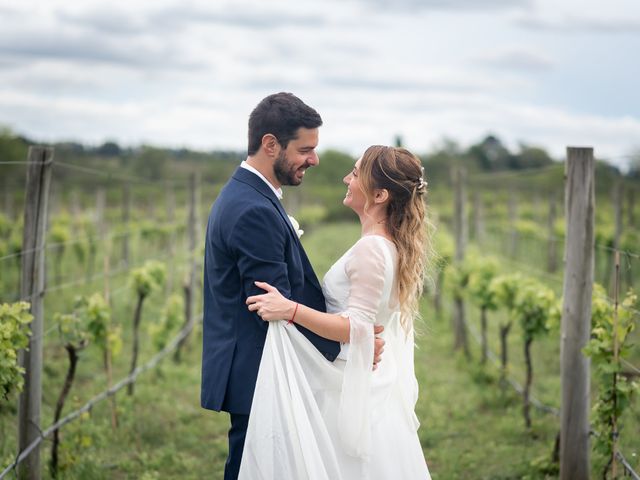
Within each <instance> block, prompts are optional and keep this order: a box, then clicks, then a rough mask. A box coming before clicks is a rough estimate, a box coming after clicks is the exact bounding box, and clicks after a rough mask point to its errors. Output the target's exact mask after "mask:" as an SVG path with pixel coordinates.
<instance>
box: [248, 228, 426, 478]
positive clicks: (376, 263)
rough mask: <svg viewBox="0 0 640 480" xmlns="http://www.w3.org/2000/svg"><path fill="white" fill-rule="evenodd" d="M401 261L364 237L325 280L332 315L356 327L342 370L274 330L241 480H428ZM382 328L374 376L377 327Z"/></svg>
mask: <svg viewBox="0 0 640 480" xmlns="http://www.w3.org/2000/svg"><path fill="white" fill-rule="evenodd" d="M396 265H397V253H396V249H395V246H394V244H393V243H392V242H391V241H389V240H387V239H386V238H384V237H382V236H378V235H368V236H364V237H362V238H361V239H360V240H358V242H356V244H355V245H354V246H353V247H351V248H350V249H349V250H348V251H347V252H346V253H345V254H344V255H343V256H342V257H341V258H340V259H339V260H338V261H337V262H336V263H335V264H334V265H333V266H332V267H331V269H330V270H329V271H328V272H327V274H326V275H325V277H324V281H323V291H324V295H325V298H326V302H327V311H328V312H330V313H338V314H341V315H344V316H347V317H348V318H349V320H350V325H351V327H350V343H349V344H345V345H343V346H342V351H341V353H340V355H339V356H338V358H337V359H336V360H335V362H333V363H331V362H329V361H328V360H326V359H325V358H324V356H323V355H322V354H320V353H319V352H318V351H317V350H316V349H315V347H314V346H313V345H312V344H311V342H309V340H307V338H306V337H304V336H303V335H302V334H301V333H300V332H299V331H298V330H297V329H296V328H295V326H294V325H289V324H288V323H287V322H285V321H277V322H271V323H270V324H269V330H268V333H267V339H266V343H265V347H264V351H263V355H262V359H261V363H260V371H259V373H258V380H257V384H256V389H255V393H254V397H253V403H252V407H251V414H250V416H249V426H248V429H247V436H246V440H245V444H244V453H243V457H242V463H241V467H240V475H239V478H240V479H241V480H305V479H309V480H395V479H402V480H424V479H430V478H431V477H430V475H429V470H428V468H427V465H426V462H425V459H424V456H423V453H422V448H421V446H420V441H419V439H418V435H417V429H418V425H419V423H418V419H417V418H416V415H415V413H414V407H415V403H416V400H417V398H418V383H417V381H416V378H415V373H414V366H413V349H414V341H413V333H412V332H411V333H409V334H407V333H405V330H404V328H403V327H402V326H401V325H400V312H399V306H398V301H397V294H396V292H395V288H394V283H395V274H396ZM374 324H379V325H383V326H384V332H383V333H382V334H381V336H382V337H383V338H384V339H385V347H384V352H383V354H382V361H381V362H380V364H379V365H378V369H377V370H375V371H372V359H373V340H374V334H373V325H374Z"/></svg>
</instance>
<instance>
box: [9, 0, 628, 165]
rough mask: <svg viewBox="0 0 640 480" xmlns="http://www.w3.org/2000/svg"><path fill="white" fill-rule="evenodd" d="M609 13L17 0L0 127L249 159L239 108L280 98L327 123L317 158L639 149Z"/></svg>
mask: <svg viewBox="0 0 640 480" xmlns="http://www.w3.org/2000/svg"><path fill="white" fill-rule="evenodd" d="M616 1H618V2H619V4H620V5H622V7H621V8H616V9H612V10H611V11H615V12H616V14H615V16H613V14H610V15H609V14H607V15H605V14H603V13H602V11H601V10H602V7H601V5H600V3H599V2H596V1H595V0H582V1H579V0H563V2H561V3H560V4H558V3H557V2H552V1H551V0H521V1H507V0H478V1H476V0H474V1H472V0H452V1H444V0H427V1H418V0H400V1H398V2H396V1H394V2H391V1H390V0H388V1H387V0H368V1H365V0H352V1H350V2H341V1H338V0H328V1H327V2H322V3H321V2H314V1H311V0H299V1H297V2H296V3H295V8H293V5H294V4H293V3H292V1H290V0H274V1H273V2H270V3H269V6H268V7H266V6H265V5H264V4H263V3H260V2H258V1H257V0H244V1H240V2H238V1H230V0H229V1H227V0H220V1H217V2H213V3H212V2H209V1H205V0H201V1H200V0H198V1H181V2H178V1H177V0H158V1H156V2H142V1H141V2H128V3H118V4H114V5H113V6H112V5H110V6H109V7H106V6H105V4H104V2H98V1H97V0H86V1H82V2H81V1H79V0H49V1H48V2H46V3H38V5H37V8H36V2H35V1H34V0H25V1H23V2H21V3H15V4H14V5H13V6H12V7H10V8H9V7H0V10H1V11H0V14H1V15H2V16H3V18H8V19H10V21H8V22H6V25H3V27H5V28H3V30H2V31H0V85H1V87H0V123H5V124H9V125H11V126H12V127H13V128H14V129H16V130H18V131H19V132H21V133H24V134H26V135H30V136H33V137H35V138H41V139H44V140H53V139H58V138H59V139H69V138H72V139H77V140H86V141H91V142H100V141H103V140H104V139H107V138H109V139H116V140H118V141H120V142H123V143H137V142H141V141H145V142H153V143H157V144H160V145H169V146H190V147H194V148H236V149H244V148H245V138H246V121H247V117H248V114H249V112H250V111H251V109H252V108H253V107H254V106H255V104H256V103H257V102H258V101H259V100H260V99H261V98H262V97H264V96H265V95H267V94H269V93H273V92H275V91H282V90H285V91H293V92H294V93H296V94H297V95H299V96H300V97H301V98H302V99H303V100H305V101H307V102H308V103H309V104H311V105H312V106H314V107H316V108H317V109H318V111H319V112H320V113H321V114H322V116H323V118H324V120H325V126H324V127H323V129H322V133H321V142H322V145H323V146H325V147H329V146H332V147H337V148H341V149H346V150H348V151H350V152H352V153H354V154H356V153H359V152H360V151H361V150H362V149H363V148H364V147H366V145H368V144H370V143H389V142H391V141H392V139H393V137H394V135H396V134H402V135H403V136H404V138H405V140H406V142H407V144H408V145H409V146H411V147H412V148H415V149H416V150H419V151H423V150H425V149H427V148H428V147H429V146H430V145H432V144H433V143H434V142H435V141H437V140H438V139H440V138H442V137H444V136H447V137H451V138H455V139H458V140H460V141H461V142H463V143H466V144H468V143H470V142H475V141H478V140H479V139H480V138H482V137H483V136H484V135H485V134H486V133H487V132H490V131H491V132H496V133H497V134H498V135H500V136H501V137H502V139H503V140H505V141H506V142H507V143H509V144H510V145H512V146H516V144H517V142H518V141H520V140H522V141H526V142H529V143H535V144H540V145H542V146H546V147H548V148H549V149H550V150H551V151H552V152H553V153H554V154H555V155H562V154H563V152H564V146H565V145H567V144H569V143H591V144H593V145H594V146H595V147H596V152H599V151H600V152H603V154H606V155H607V156H619V155H620V154H623V153H625V152H626V151H628V150H629V149H631V148H632V147H634V146H636V147H637V146H638V145H639V144H640V140H638V139H639V138H640V131H639V128H640V127H639V126H638V122H639V119H640V100H636V98H637V95H636V92H635V88H632V87H631V86H630V85H631V84H632V82H626V79H628V78H629V76H630V75H631V76H633V75H635V74H636V73H640V72H638V70H639V69H640V67H638V66H637V65H634V64H633V63H632V62H629V59H628V57H625V55H624V54H623V52H627V51H629V49H631V50H634V49H635V50H634V51H638V49H639V48H640V42H638V41H637V40H635V39H636V36H635V31H636V26H637V24H638V23H639V22H637V21H636V19H638V18H640V7H638V6H636V4H637V2H636V3H634V1H635V0H634V1H631V0H616ZM620 2H622V3H620ZM577 6H579V7H580V9H579V10H576V7H577ZM574 11H580V12H581V13H580V16H579V17H576V16H571V15H572V12H574ZM523 27H526V28H523ZM565 30H569V31H572V30H573V31H575V32H580V35H581V36H580V40H581V41H580V42H576V41H575V38H576V36H575V35H561V34H559V33H560V32H562V31H565ZM618 31H623V32H625V33H626V34H627V35H626V36H624V37H623V36H621V35H617V34H614V33H617V32H618ZM622 39H623V40H624V41H623V40H622ZM636 63H637V62H636ZM581 78H584V79H589V80H590V81H592V82H593V83H594V84H597V85H598V87H599V88H601V90H599V91H598V92H590V91H589V89H588V88H586V87H584V86H583V83H577V82H580V79H581ZM625 82H626V83H625ZM627 83H628V84H629V85H627ZM578 86H581V87H582V88H583V89H584V94H581V91H582V90H580V89H579V88H577V87H578ZM603 92H615V95H616V97H614V96H613V95H612V96H611V98H607V99H604V98H603V96H604V95H605V93H603ZM596 100H599V101H596ZM606 100H608V101H606ZM603 105H605V107H606V108H603Z"/></svg>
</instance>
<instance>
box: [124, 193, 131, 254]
mask: <svg viewBox="0 0 640 480" xmlns="http://www.w3.org/2000/svg"><path fill="white" fill-rule="evenodd" d="M130 218H131V185H129V182H127V183H125V184H124V187H123V190H122V228H123V229H124V233H123V235H122V263H124V264H125V265H129V228H130V223H129V220H130Z"/></svg>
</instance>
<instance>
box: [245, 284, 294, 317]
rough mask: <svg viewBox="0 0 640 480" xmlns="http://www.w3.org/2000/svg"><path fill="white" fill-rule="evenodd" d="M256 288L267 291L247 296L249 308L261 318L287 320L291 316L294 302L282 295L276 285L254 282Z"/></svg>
mask: <svg viewBox="0 0 640 480" xmlns="http://www.w3.org/2000/svg"><path fill="white" fill-rule="evenodd" d="M254 283H255V284H256V286H257V287H258V288H261V289H263V290H265V291H266V292H267V293H263V294H262V295H253V296H251V297H249V298H247V302H246V303H247V305H248V306H249V307H248V308H249V310H250V311H252V312H256V313H257V314H258V316H259V317H260V318H262V320H266V321H268V322H271V321H274V320H289V319H291V317H292V316H293V312H294V310H295V307H296V302H294V301H292V300H289V299H288V298H285V297H284V296H282V294H281V293H280V292H279V291H278V289H277V288H276V287H273V286H271V285H269V284H268V283H266V282H254Z"/></svg>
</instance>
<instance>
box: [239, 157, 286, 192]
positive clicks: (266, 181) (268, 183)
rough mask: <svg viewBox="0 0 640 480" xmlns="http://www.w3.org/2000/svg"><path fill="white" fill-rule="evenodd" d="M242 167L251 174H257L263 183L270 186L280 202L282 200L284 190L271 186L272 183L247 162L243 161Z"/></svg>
mask: <svg viewBox="0 0 640 480" xmlns="http://www.w3.org/2000/svg"><path fill="white" fill-rule="evenodd" d="M240 166H241V167H242V168H245V169H247V170H249V171H250V172H253V173H255V174H256V175H257V176H258V177H260V178H261V179H262V181H263V182H264V183H266V184H267V185H268V186H269V188H270V189H271V191H273V193H274V194H275V196H276V197H278V200H282V189H281V188H276V187H274V186H273V185H271V182H269V180H267V178H266V177H265V176H264V175H262V174H261V173H260V172H259V171H258V170H256V169H255V168H253V167H252V166H251V165H249V164H248V163H247V161H246V160H243V161H242V163H241V164H240Z"/></svg>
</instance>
